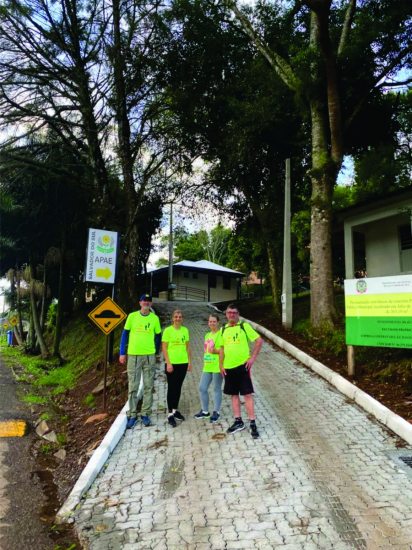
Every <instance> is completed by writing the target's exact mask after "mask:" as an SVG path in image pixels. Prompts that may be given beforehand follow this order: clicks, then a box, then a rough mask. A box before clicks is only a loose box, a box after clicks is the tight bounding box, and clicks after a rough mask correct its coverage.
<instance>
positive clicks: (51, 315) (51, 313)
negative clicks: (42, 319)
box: [46, 300, 57, 332]
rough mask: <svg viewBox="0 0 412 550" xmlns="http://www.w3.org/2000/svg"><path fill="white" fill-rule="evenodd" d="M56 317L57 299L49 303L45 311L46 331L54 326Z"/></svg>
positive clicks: (52, 329)
mask: <svg viewBox="0 0 412 550" xmlns="http://www.w3.org/2000/svg"><path fill="white" fill-rule="evenodd" d="M56 318H57V301H56V300H53V302H52V303H51V304H50V305H49V309H48V311H47V316H46V329H47V330H48V332H53V331H54V329H55V327H56Z"/></svg>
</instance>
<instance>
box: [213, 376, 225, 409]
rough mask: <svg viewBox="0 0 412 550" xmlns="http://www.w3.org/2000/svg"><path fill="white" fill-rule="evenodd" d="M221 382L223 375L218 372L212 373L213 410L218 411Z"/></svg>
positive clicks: (220, 403)
mask: <svg viewBox="0 0 412 550" xmlns="http://www.w3.org/2000/svg"><path fill="white" fill-rule="evenodd" d="M222 382H223V376H222V375H221V374H220V372H214V373H213V395H214V407H215V408H214V410H215V411H216V412H220V407H221V406H222Z"/></svg>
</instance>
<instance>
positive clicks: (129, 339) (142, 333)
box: [119, 294, 161, 429]
mask: <svg viewBox="0 0 412 550" xmlns="http://www.w3.org/2000/svg"><path fill="white" fill-rule="evenodd" d="M139 305H140V310H139V311H133V312H132V313H130V314H129V315H128V317H127V319H126V324H125V326H124V330H123V333H122V338H121V341H120V356H119V361H120V363H121V364H122V365H124V364H125V363H126V352H127V377H128V381H129V411H128V413H127V425H126V428H129V429H130V428H133V426H134V425H135V424H136V422H137V411H136V408H137V392H138V390H139V384H140V378H141V375H142V372H143V403H142V411H141V414H142V424H143V426H151V424H152V421H151V419H150V415H151V414H152V403H153V383H154V372H155V364H156V359H155V354H156V353H159V348H160V342H161V328H160V321H159V317H158V316H157V315H155V314H154V313H153V312H152V311H151V310H150V306H151V305H152V297H151V296H150V294H143V295H142V296H140V300H139Z"/></svg>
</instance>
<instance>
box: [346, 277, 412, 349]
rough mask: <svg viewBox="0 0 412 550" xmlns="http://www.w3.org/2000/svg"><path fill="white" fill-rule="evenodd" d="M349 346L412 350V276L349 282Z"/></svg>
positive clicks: (347, 328) (347, 336) (347, 295)
mask: <svg viewBox="0 0 412 550" xmlns="http://www.w3.org/2000/svg"><path fill="white" fill-rule="evenodd" d="M345 310H346V343H347V344H348V345H352V346H376V347H387V348H412V275H399V276H394V277H370V278H366V279H347V280H346V281H345Z"/></svg>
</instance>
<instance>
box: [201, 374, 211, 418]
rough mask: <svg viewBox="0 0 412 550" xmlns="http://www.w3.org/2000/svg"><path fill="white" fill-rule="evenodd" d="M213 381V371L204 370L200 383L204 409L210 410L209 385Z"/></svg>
mask: <svg viewBox="0 0 412 550" xmlns="http://www.w3.org/2000/svg"><path fill="white" fill-rule="evenodd" d="M211 381H212V373H211V372H202V376H201V378H200V384H199V394H200V402H201V404H202V411H203V412H205V413H206V412H209V391H208V390H209V386H210V383H211Z"/></svg>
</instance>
